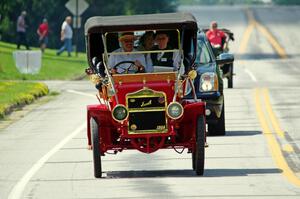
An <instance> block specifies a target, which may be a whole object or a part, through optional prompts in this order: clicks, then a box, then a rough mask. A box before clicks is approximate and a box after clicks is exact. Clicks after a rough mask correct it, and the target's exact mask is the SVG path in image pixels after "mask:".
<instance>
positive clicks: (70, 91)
mask: <svg viewBox="0 0 300 199" xmlns="http://www.w3.org/2000/svg"><path fill="white" fill-rule="evenodd" d="M67 92H69V93H75V94H78V95H83V96H88V97H95V96H96V95H92V94H88V93H84V92H79V91H75V90H67Z"/></svg>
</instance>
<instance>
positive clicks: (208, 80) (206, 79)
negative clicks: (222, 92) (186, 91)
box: [199, 72, 218, 92]
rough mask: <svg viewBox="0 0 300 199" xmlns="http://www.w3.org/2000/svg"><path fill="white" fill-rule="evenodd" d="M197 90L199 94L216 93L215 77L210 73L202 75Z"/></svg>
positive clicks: (216, 83)
mask: <svg viewBox="0 0 300 199" xmlns="http://www.w3.org/2000/svg"><path fill="white" fill-rule="evenodd" d="M199 90H200V91H201V92H208V91H217V90H218V78H217V75H216V74H215V73H212V72H207V73H203V74H202V75H201V77H200V86H199Z"/></svg>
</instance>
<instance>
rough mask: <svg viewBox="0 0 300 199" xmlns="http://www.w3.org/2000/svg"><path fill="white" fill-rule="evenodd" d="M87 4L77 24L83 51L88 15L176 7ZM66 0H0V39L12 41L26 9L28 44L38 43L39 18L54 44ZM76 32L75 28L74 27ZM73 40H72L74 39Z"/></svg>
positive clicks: (155, 2) (171, 3)
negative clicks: (46, 20)
mask: <svg viewBox="0 0 300 199" xmlns="http://www.w3.org/2000/svg"><path fill="white" fill-rule="evenodd" d="M86 1H87V2H88V3H89V5H90V6H89V8H88V9H87V10H86V11H85V12H84V13H83V15H82V16H81V17H82V20H81V21H82V24H81V28H80V29H79V30H78V42H79V46H78V49H79V50H81V51H83V50H84V49H85V44H84V36H83V34H84V30H83V28H84V23H85V21H86V20H87V19H88V18H89V17H92V16H100V15H101V16H108V15H125V14H144V13H160V12H173V11H175V10H176V5H177V0H127V1H124V0H101V1H99V0H86ZM67 2H68V0H60V1H57V0H26V1H24V0H13V1H12V0H1V1H0V13H1V20H0V34H2V40H4V41H7V42H12V43H14V42H16V37H17V34H16V21H17V18H18V16H19V15H20V13H21V12H22V11H23V10H26V11H27V17H26V22H27V24H28V29H27V34H28V37H27V39H28V41H29V44H30V45H31V46H38V36H37V33H36V30H37V28H38V26H39V24H40V23H41V22H42V20H43V18H44V17H45V18H47V19H48V23H49V28H50V34H49V44H48V46H49V47H51V48H58V47H60V45H61V42H60V28H61V24H62V22H63V21H64V19H65V17H66V16H68V15H71V13H70V12H69V11H68V9H67V8H66V7H65V4H66V3H67ZM74 33H75V34H76V33H77V30H75V31H74ZM74 41H75V40H74Z"/></svg>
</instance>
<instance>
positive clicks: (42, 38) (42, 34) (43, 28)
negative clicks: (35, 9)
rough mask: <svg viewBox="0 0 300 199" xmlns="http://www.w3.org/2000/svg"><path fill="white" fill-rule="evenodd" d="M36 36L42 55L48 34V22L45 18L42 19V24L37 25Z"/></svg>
mask: <svg viewBox="0 0 300 199" xmlns="http://www.w3.org/2000/svg"><path fill="white" fill-rule="evenodd" d="M37 34H38V35H39V44H40V48H41V51H42V52H43V53H44V52H45V48H46V47H47V44H48V34H49V26H48V21H47V19H46V18H44V19H43V23H41V24H40V25H39V28H38V29H37Z"/></svg>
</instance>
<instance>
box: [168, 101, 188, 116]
mask: <svg viewBox="0 0 300 199" xmlns="http://www.w3.org/2000/svg"><path fill="white" fill-rule="evenodd" d="M172 104H178V105H179V106H180V107H181V108H182V112H181V114H180V115H179V116H178V117H176V118H175V117H171V116H170V115H169V111H168V110H169V107H170V105H172ZM166 112H167V116H168V117H169V118H171V119H173V120H177V119H179V118H181V117H182V116H183V113H184V108H183V106H182V105H181V104H180V103H178V102H171V103H170V104H169V105H168V107H167V109H166Z"/></svg>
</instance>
